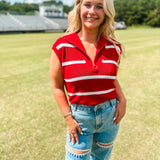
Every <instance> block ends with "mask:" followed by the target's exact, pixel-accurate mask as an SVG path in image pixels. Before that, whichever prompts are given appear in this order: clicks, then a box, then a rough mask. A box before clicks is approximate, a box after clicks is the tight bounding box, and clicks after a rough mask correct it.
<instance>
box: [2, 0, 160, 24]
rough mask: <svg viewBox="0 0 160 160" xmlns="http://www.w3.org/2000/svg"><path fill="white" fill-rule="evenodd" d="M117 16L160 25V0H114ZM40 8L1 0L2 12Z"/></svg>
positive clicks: (31, 11)
mask: <svg viewBox="0 0 160 160" xmlns="http://www.w3.org/2000/svg"><path fill="white" fill-rule="evenodd" d="M44 3H52V4H55V5H63V3H62V2H56V1H55V0H51V1H50V2H44ZM114 5H115V10H116V16H115V21H117V22H119V21H124V22H125V23H126V24H127V25H128V26H130V25H136V24H146V25H150V26H153V27H160V0H114ZM72 8H73V6H71V7H70V6H67V5H63V11H64V12H65V13H69V11H70V10H71V9H72ZM38 10H39V6H38V4H27V3H15V4H13V5H11V4H10V3H8V2H6V1H5V0H2V1H0V12H1V13H6V12H10V13H23V14H34V12H35V11H38Z"/></svg>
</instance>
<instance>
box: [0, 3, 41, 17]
mask: <svg viewBox="0 0 160 160" xmlns="http://www.w3.org/2000/svg"><path fill="white" fill-rule="evenodd" d="M38 10H39V7H38V5H37V4H27V3H15V4H13V5H10V4H9V3H7V2H5V1H1V2H0V12H1V13H6V12H10V13H17V12H19V13H23V14H33V13H34V12H35V11H38Z"/></svg>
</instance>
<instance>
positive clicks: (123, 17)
mask: <svg viewBox="0 0 160 160" xmlns="http://www.w3.org/2000/svg"><path fill="white" fill-rule="evenodd" d="M114 4H115V10H116V16H115V20H116V21H125V22H126V24H127V25H135V24H148V25H151V26H156V27H160V25H159V23H160V22H159V8H160V0H129V1H128V0H115V1H114Z"/></svg>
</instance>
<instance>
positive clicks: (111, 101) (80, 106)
mask: <svg viewBox="0 0 160 160" xmlns="http://www.w3.org/2000/svg"><path fill="white" fill-rule="evenodd" d="M116 104H117V99H116V98H115V99H109V100H108V101H106V102H103V103H100V104H97V105H93V106H88V105H83V104H75V103H72V104H71V105H70V107H71V108H73V109H74V110H76V109H78V110H96V109H97V108H105V107H107V106H110V105H111V106H115V105H116Z"/></svg>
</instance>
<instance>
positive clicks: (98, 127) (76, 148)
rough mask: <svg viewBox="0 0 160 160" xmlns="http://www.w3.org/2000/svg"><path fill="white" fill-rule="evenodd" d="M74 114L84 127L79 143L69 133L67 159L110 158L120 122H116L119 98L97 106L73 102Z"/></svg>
mask: <svg viewBox="0 0 160 160" xmlns="http://www.w3.org/2000/svg"><path fill="white" fill-rule="evenodd" d="M70 107H71V111H72V116H73V117H74V119H75V120H76V121H77V122H78V124H79V126H80V127H81V129H82V134H79V133H78V137H79V143H77V142H76V143H75V144H72V141H69V133H67V143H66V157H65V160H109V158H110V156H111V151H112V148H113V143H114V140H115V138H116V136H117V133H118V130H119V124H118V125H115V124H114V115H115V110H116V107H117V99H111V100H108V101H107V102H105V103H102V104H98V105H95V106H86V105H77V104H71V106H70Z"/></svg>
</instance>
